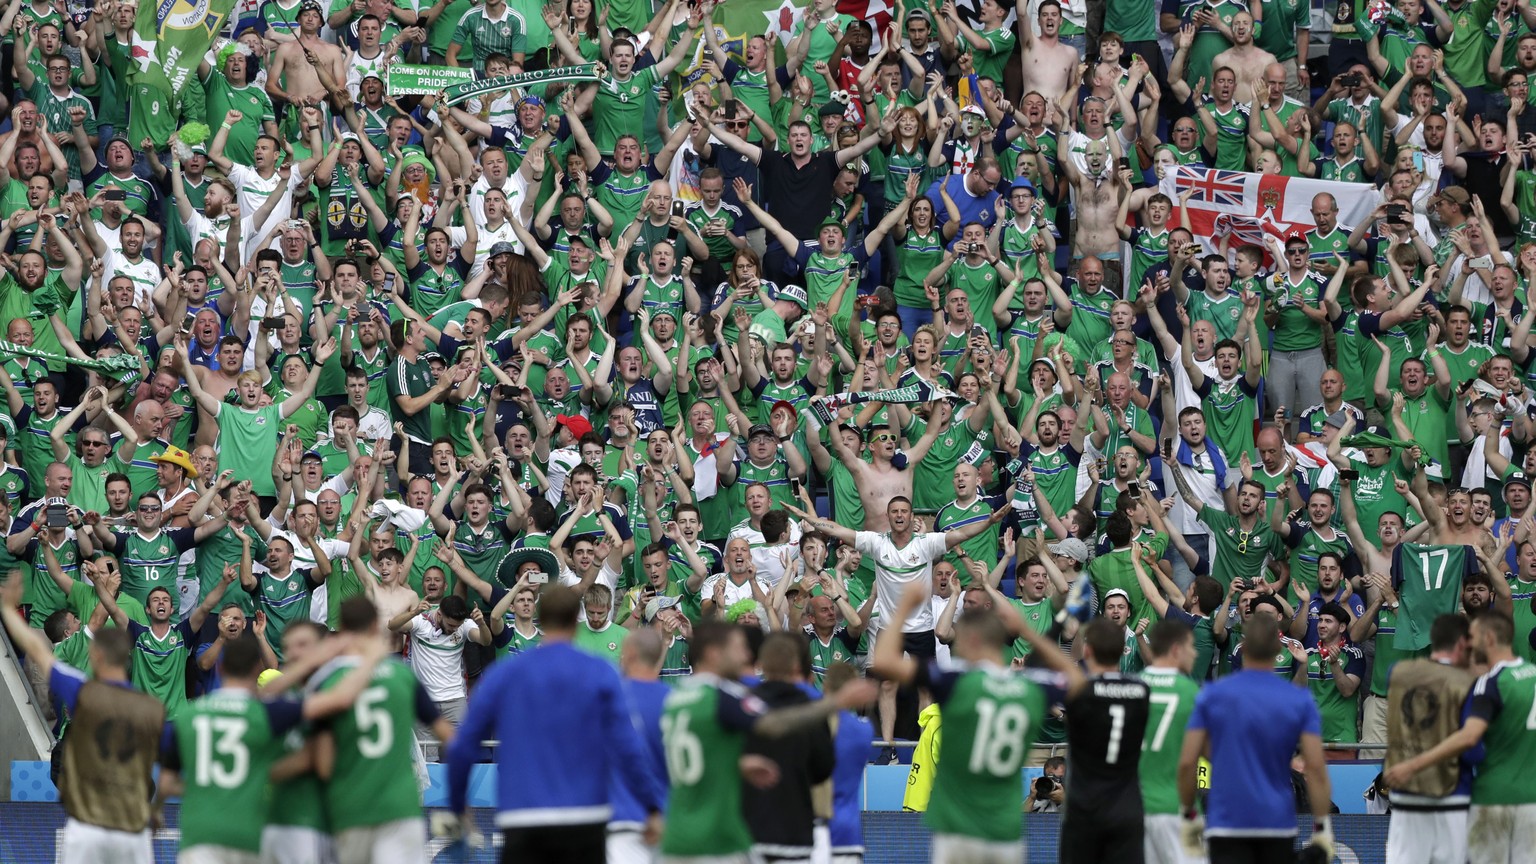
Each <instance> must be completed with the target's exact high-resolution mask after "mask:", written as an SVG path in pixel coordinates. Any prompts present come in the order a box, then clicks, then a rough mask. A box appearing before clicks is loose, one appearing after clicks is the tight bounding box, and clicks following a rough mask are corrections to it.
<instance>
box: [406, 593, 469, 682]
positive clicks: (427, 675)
mask: <svg viewBox="0 0 1536 864" xmlns="http://www.w3.org/2000/svg"><path fill="white" fill-rule="evenodd" d="M479 632H480V625H479V624H476V623H475V622H474V621H473V620H471V619H469V618H465V619H464V620H463V621H462V622H461V623H460V624H459V626H458V629H456V630H453V631H451V632H447V633H445V632H443V631H442V630H441V629H439V627H438V625H437V624H434V623H433V622H432V620H431V619H429V618H428V617H427V616H426V615H425V614H423V615H417V616H416V617H415V618H412V619H411V629H410V630H409V631H408V632H407V634H406V635H408V636H409V637H410V640H411V669H412V670H413V671H414V672H415V673H416V679H417V680H418V681H420V682H421V686H422V687H424V688H426V691H427V695H428V696H430V697H432V701H433V702H446V701H448V700H449V699H461V698H463V697H464V695H465V690H464V643H465V642H467V641H469V639H470V637H471V636H473V635H474V634H476V633H479Z"/></svg>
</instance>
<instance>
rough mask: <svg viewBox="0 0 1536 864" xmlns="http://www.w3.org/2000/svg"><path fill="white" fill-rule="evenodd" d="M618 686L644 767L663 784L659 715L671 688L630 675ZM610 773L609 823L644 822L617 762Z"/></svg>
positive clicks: (664, 771) (664, 764)
mask: <svg viewBox="0 0 1536 864" xmlns="http://www.w3.org/2000/svg"><path fill="white" fill-rule="evenodd" d="M622 686H623V690H624V697H625V699H626V701H627V702H628V705H629V714H630V717H631V719H632V720H633V721H634V723H635V728H636V730H638V731H639V733H640V743H641V746H642V748H643V749H644V752H645V757H646V762H645V770H646V772H647V773H649V774H650V775H651V776H653V777H656V778H657V780H658V784H659V785H660V786H661V787H662V788H665V787H666V777H667V756H666V747H665V745H664V744H663V743H662V740H661V716H662V713H663V712H664V711H665V710H666V701H667V696H668V695H669V694H671V692H672V688H671V687H668V686H667V685H665V684H663V683H661V682H660V681H637V680H635V679H633V678H625V679H623V680H622ZM611 774H612V777H613V779H612V781H611V784H612V785H611V786H610V787H609V788H610V790H611V793H612V796H613V822H611V823H609V824H610V825H611V824H613V823H644V822H645V817H646V812H645V807H644V806H643V805H642V804H641V803H640V798H639V796H638V795H637V794H636V792H635V790H633V789H630V788H629V782H628V779H627V777H626V776H625V774H624V772H623V771H620V770H619V766H618V765H614V766H613V767H612V770H611Z"/></svg>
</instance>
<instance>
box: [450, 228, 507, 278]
mask: <svg viewBox="0 0 1536 864" xmlns="http://www.w3.org/2000/svg"><path fill="white" fill-rule="evenodd" d="M475 230H476V231H477V232H479V233H478V234H477V235H476V237H477V238H478V239H477V240H476V242H475V261H474V263H473V264H471V265H469V278H470V279H473V278H475V277H476V276H479V275H480V271H481V270H484V269H485V262H487V261H489V260H490V259H491V247H492V246H495V245H496V244H497V243H511V244H512V251H514V252H516V253H517V254H519V255H521V254H523V241H521V240H519V239H517V232H516V231H513V230H512V220H511V219H508V220H505V221H503V222H502V223H501V227H500V228H497V229H495V230H491V229H490V228H489V227H487V226H485V225H477V226H476V229H475ZM467 242H469V232H467V231H465V230H464V229H463V228H452V227H451V228H449V229H448V243H449V245H451V246H458V247H462V246H463V245H464V244H465V243H467Z"/></svg>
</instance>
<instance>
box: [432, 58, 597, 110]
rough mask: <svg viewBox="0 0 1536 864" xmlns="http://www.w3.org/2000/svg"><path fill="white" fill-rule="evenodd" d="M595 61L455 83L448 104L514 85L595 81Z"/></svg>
mask: <svg viewBox="0 0 1536 864" xmlns="http://www.w3.org/2000/svg"><path fill="white" fill-rule="evenodd" d="M597 66H598V64H596V63H583V64H582V65H580V66H562V67H560V68H557V69H540V70H539V71H537V72H522V73H519V74H517V75H502V76H500V77H497V78H486V79H485V80H483V81H471V82H469V83H466V84H455V85H453V86H452V87H449V88H447V90H448V94H447V95H448V99H447V102H448V104H449V105H457V104H459V103H460V102H463V101H464V100H466V99H473V98H475V97H476V96H484V95H486V94H489V93H500V92H501V91H503V90H511V89H512V88H514V87H530V86H533V85H536V84H555V83H558V82H561V81H596V80H598V76H597Z"/></svg>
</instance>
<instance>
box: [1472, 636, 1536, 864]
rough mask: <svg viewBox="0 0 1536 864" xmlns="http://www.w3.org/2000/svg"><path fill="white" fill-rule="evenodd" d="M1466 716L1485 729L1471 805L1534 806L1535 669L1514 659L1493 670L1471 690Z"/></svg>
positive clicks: (1535, 742)
mask: <svg viewBox="0 0 1536 864" xmlns="http://www.w3.org/2000/svg"><path fill="white" fill-rule="evenodd" d="M1468 711H1469V713H1470V715H1471V716H1473V717H1478V718H1481V719H1482V720H1483V721H1485V722H1486V723H1487V724H1488V731H1486V732H1484V733H1483V747H1484V749H1485V750H1486V751H1487V756H1486V758H1485V759H1484V760H1483V761H1482V763H1481V764H1480V765H1479V766H1478V770H1477V777H1476V779H1475V780H1473V782H1472V803H1473V804H1475V805H1484V806H1487V805H1494V806H1500V805H1503V806H1508V805H1531V804H1536V783H1532V782H1531V766H1532V765H1536V666H1533V665H1531V664H1530V663H1528V662H1526V661H1524V660H1520V659H1518V658H1517V659H1515V660H1513V661H1510V662H1506V663H1500V664H1498V665H1497V666H1495V667H1493V669H1491V670H1489V672H1488V674H1487V675H1484V676H1483V677H1482V678H1479V679H1478V681H1477V685H1476V686H1475V687H1474V688H1473V689H1472V696H1471V700H1470V702H1469V703H1468ZM1526 848H1529V847H1526ZM1521 854H1528V853H1521ZM1517 857H1518V856H1517Z"/></svg>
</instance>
